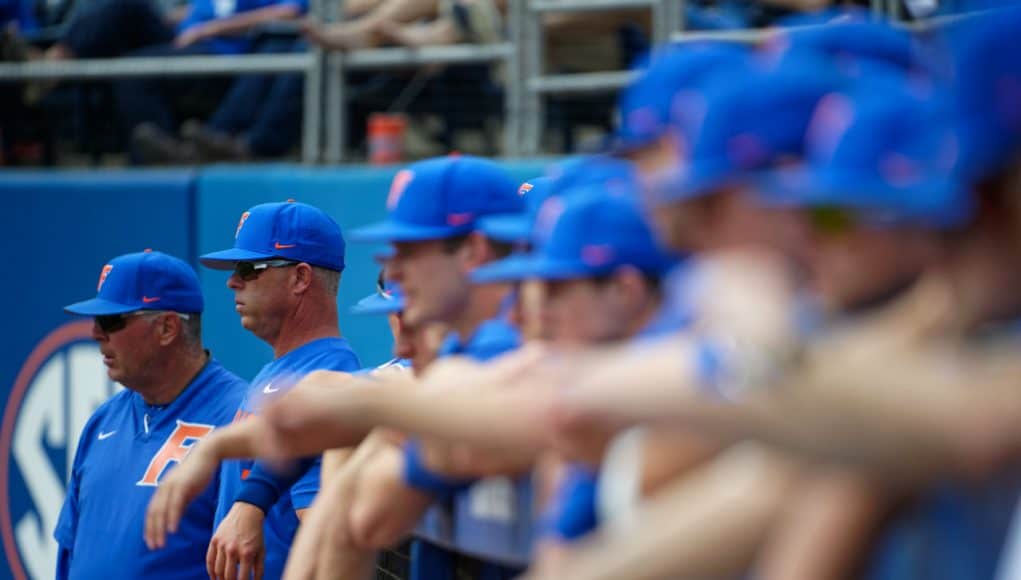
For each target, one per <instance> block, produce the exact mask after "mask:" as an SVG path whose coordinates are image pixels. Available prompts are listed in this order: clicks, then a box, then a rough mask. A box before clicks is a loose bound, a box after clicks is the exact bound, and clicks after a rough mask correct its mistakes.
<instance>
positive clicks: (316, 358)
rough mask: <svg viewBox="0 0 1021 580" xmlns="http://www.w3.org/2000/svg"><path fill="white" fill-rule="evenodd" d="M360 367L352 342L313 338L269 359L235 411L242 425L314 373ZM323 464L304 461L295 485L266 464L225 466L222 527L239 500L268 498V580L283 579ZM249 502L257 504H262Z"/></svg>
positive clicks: (221, 491) (232, 463) (247, 462)
mask: <svg viewBox="0 0 1021 580" xmlns="http://www.w3.org/2000/svg"><path fill="white" fill-rule="evenodd" d="M360 366H361V364H360V363H359V362H358V357H357V356H356V355H355V353H354V351H353V350H351V346H350V344H349V343H348V342H347V340H345V339H343V338H322V339H319V340H314V341H312V342H310V343H308V344H305V345H303V346H301V347H299V348H296V349H294V350H292V351H291V352H289V353H287V354H285V355H284V356H282V357H280V358H277V359H274V360H272V361H270V362H269V363H268V364H266V366H264V367H263V368H262V370H261V371H259V374H257V375H256V376H255V378H254V379H252V386H251V388H250V389H249V391H248V394H247V395H246V396H245V398H244V401H243V402H242V403H241V405H240V407H239V408H238V409H236V411H237V414H236V417H235V420H237V421H240V420H243V419H244V418H246V417H248V416H250V415H253V414H256V413H258V408H259V403H260V401H261V400H262V399H263V398H264V397H265V396H268V395H273V394H274V393H277V392H278V391H280V392H282V391H286V390H288V389H290V388H291V387H293V386H294V385H295V384H297V383H298V381H300V380H301V378H302V377H304V376H305V375H307V374H308V373H310V372H312V371H318V370H329V371H343V372H354V371H357V370H358V369H359V368H360ZM319 465H320V461H319V459H318V458H317V459H316V460H314V461H306V462H303V463H302V467H301V469H302V475H301V476H300V477H299V478H298V479H297V480H296V481H295V479H294V478H293V477H290V476H286V475H284V476H281V475H278V474H276V473H274V472H272V471H270V470H269V469H268V468H266V467H264V466H263V465H262V464H261V463H259V462H256V461H251V460H231V461H225V462H224V463H223V465H222V467H221V468H220V488H219V495H218V503H217V507H216V525H217V526H219V525H220V522H221V521H223V518H224V517H226V515H227V513H228V512H229V511H230V508H231V506H233V505H234V502H235V500H238V499H243V500H244V501H249V500H248V499H247V498H251V497H258V498H261V499H267V498H268V499H267V502H268V503H269V506H270V507H269V509H268V511H267V512H266V520H265V523H264V526H263V527H264V535H265V542H266V561H265V566H264V575H265V578H279V577H280V576H281V575H282V574H283V570H284V564H285V563H286V562H287V553H288V552H289V551H290V548H291V542H292V541H293V540H294V534H295V533H296V532H297V530H298V524H299V520H298V516H297V515H296V514H295V513H294V512H295V510H301V509H305V508H307V507H308V506H309V505H311V504H312V500H313V499H314V498H315V495H316V493H317V492H318V491H319ZM292 482H293V485H291V484H292ZM288 488H289V489H288ZM285 490H286V491H285ZM281 492H282V493H281ZM250 503H255V504H257V505H258V504H260V503H261V502H257V501H250ZM260 507H265V506H260Z"/></svg>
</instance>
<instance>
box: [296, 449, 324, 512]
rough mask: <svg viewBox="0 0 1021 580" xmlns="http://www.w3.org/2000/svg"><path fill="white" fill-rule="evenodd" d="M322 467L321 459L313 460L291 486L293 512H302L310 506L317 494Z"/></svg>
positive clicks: (320, 457)
mask: <svg viewBox="0 0 1021 580" xmlns="http://www.w3.org/2000/svg"><path fill="white" fill-rule="evenodd" d="M322 467H323V458H322V456H321V455H320V456H319V457H316V458H315V461H314V462H313V463H312V465H310V466H309V468H308V470H307V471H305V474H304V475H302V476H301V478H300V479H299V480H298V481H297V482H295V484H294V485H292V486H291V505H293V506H294V509H295V510H303V509H306V508H308V507H309V506H310V505H312V500H314V499H315V498H316V494H317V493H319V483H320V477H321V473H322Z"/></svg>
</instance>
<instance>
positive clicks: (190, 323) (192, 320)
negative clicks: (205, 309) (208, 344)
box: [180, 312, 202, 346]
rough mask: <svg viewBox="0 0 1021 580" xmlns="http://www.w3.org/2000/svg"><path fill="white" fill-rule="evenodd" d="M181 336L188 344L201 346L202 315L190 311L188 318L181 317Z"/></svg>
mask: <svg viewBox="0 0 1021 580" xmlns="http://www.w3.org/2000/svg"><path fill="white" fill-rule="evenodd" d="M180 320H181V336H183V337H184V342H185V343H187V344H188V345H190V346H202V315H201V314H199V313H198V312H191V313H189V314H188V318H186V319H185V318H181V319H180Z"/></svg>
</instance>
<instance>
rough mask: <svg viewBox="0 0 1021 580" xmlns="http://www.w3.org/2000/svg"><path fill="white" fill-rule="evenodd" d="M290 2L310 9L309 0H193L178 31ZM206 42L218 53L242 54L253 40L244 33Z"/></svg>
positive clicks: (302, 11) (303, 9)
mask: <svg viewBox="0 0 1021 580" xmlns="http://www.w3.org/2000/svg"><path fill="white" fill-rule="evenodd" d="M288 4H290V5H294V6H295V7H296V8H297V9H298V12H299V13H301V14H304V13H305V12H307V11H308V0H193V1H192V3H191V11H189V12H188V16H187V17H186V18H185V19H184V20H182V21H181V23H180V24H178V25H177V33H178V34H180V33H182V32H184V31H185V30H188V29H189V28H193V27H195V26H198V25H200V24H205V23H206V22H209V21H211V20H217V19H219V18H228V17H231V16H236V15H238V14H240V13H242V12H248V11H250V10H256V9H259V8H266V7H268V6H277V5H281V6H283V5H288ZM205 44H206V45H207V46H209V47H210V49H211V50H212V52H214V53H217V54H241V53H244V52H248V51H249V50H250V49H251V45H252V40H251V37H250V36H249V35H244V34H242V35H238V36H222V37H217V38H212V39H209V40H207V41H205Z"/></svg>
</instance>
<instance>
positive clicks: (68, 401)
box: [0, 320, 123, 579]
mask: <svg viewBox="0 0 1021 580" xmlns="http://www.w3.org/2000/svg"><path fill="white" fill-rule="evenodd" d="M91 334H92V321H90V320H85V321H78V322H72V323H69V324H65V325H63V326H61V327H59V328H57V329H56V330H54V331H52V332H50V334H49V335H47V336H46V337H45V338H44V339H43V340H42V341H40V342H39V344H38V345H36V347H35V348H34V349H33V350H32V352H31V354H29V356H28V358H27V359H26V360H25V361H24V362H23V364H22V366H21V370H20V371H19V372H18V375H17V377H16V378H15V381H14V384H13V385H11V386H10V394H9V395H8V398H7V404H6V406H5V408H4V416H3V427H2V430H0V532H2V536H3V546H4V553H5V555H6V557H7V561H8V563H9V566H10V569H11V574H12V575H13V577H14V578H18V579H21V578H37V579H43V578H52V577H53V575H54V571H55V569H56V563H57V543H56V541H55V540H54V539H53V528H54V527H55V526H56V524H57V517H58V515H59V514H60V508H61V505H62V504H63V501H64V492H65V489H66V486H67V480H68V478H69V476H70V470H71V465H72V462H73V460H74V452H75V449H76V448H77V446H78V436H79V435H80V434H81V431H82V428H83V427H84V426H85V422H86V421H88V418H89V416H91V415H92V412H93V411H94V410H95V409H96V407H98V406H99V405H100V404H101V403H103V402H104V401H106V400H107V399H108V398H110V396H111V395H112V394H114V393H115V392H117V391H118V390H119V389H121V388H123V387H120V385H117V384H116V383H114V382H112V381H110V379H109V378H107V375H106V368H105V367H104V366H103V357H102V355H101V354H100V352H99V347H98V346H96V344H95V342H93V341H92V338H91Z"/></svg>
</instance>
